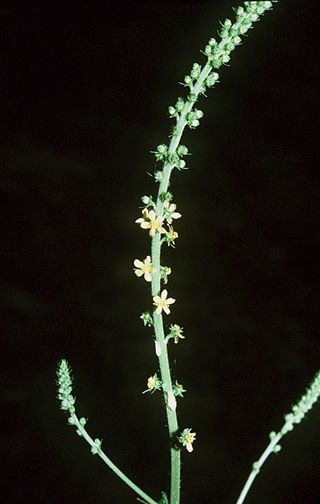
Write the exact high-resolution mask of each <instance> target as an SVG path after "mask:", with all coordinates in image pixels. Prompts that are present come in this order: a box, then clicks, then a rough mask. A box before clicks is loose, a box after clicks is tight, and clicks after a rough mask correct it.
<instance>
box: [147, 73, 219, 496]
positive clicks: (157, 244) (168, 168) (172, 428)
mask: <svg viewBox="0 0 320 504" xmlns="http://www.w3.org/2000/svg"><path fill="white" fill-rule="evenodd" d="M210 71H211V67H210V65H209V63H207V64H206V65H205V67H204V68H203V70H202V72H201V74H200V76H199V79H198V81H197V83H196V84H195V85H194V87H193V89H192V93H193V94H195V95H196V96H198V94H199V92H200V89H201V87H202V85H203V82H204V81H205V79H206V77H207V76H208V75H209V73H210ZM192 106H193V103H192V102H188V101H187V102H186V103H185V106H184V108H183V110H182V112H181V115H180V117H179V119H178V121H177V124H176V128H175V133H174V135H173V136H172V138H171V142H170V145H169V151H168V152H169V154H172V153H174V152H175V151H176V149H177V147H178V145H179V143H180V140H181V136H182V133H183V130H184V128H185V126H186V124H187V120H186V116H187V114H188V113H189V112H190V111H191V109H192ZM172 169H173V165H172V164H169V163H165V164H164V167H163V171H162V180H161V183H160V186H159V191H158V195H157V201H156V212H157V215H159V216H161V215H162V213H163V201H162V200H161V194H162V193H166V192H167V190H168V187H169V183H170V175H171V172H172ZM151 255H152V265H153V266H154V267H155V268H156V272H155V273H154V275H153V278H152V284H151V291H152V296H156V295H158V294H159V292H160V289H161V275H160V265H161V262H160V258H161V235H160V234H159V233H156V234H155V235H154V236H153V238H152V244H151ZM153 322H154V330H155V336H156V341H157V343H158V345H159V365H160V373H161V380H162V383H163V393H164V396H165V404H166V413H167V419H168V430H169V437H170V441H171V448H170V453H171V487H170V504H179V503H180V472H181V462H180V449H177V448H176V447H175V446H174V441H175V437H176V436H177V433H178V430H179V424H178V418H177V414H176V412H175V411H173V410H172V409H171V408H170V407H169V406H168V404H167V394H168V392H171V393H173V390H172V379H171V372H170V365H169V357H168V350H167V342H166V340H165V334H164V329H163V319H162V315H158V314H157V313H156V312H154V313H153Z"/></svg>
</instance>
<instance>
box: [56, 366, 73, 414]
mask: <svg viewBox="0 0 320 504" xmlns="http://www.w3.org/2000/svg"><path fill="white" fill-rule="evenodd" d="M57 385H58V399H59V400H60V403H61V405H60V408H61V409H62V410H65V411H68V412H69V413H70V415H71V414H73V413H74V412H75V407H74V405H75V402H76V400H75V398H74V397H73V395H72V378H71V372H70V369H69V366H68V363H67V361H66V360H65V359H62V360H61V361H60V363H59V365H58V369H57Z"/></svg>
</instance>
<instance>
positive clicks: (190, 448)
mask: <svg viewBox="0 0 320 504" xmlns="http://www.w3.org/2000/svg"><path fill="white" fill-rule="evenodd" d="M195 439H196V433H195V432H188V433H187V434H186V448H187V450H188V452H190V453H191V452H192V451H193V446H192V443H193V442H194V441H195Z"/></svg>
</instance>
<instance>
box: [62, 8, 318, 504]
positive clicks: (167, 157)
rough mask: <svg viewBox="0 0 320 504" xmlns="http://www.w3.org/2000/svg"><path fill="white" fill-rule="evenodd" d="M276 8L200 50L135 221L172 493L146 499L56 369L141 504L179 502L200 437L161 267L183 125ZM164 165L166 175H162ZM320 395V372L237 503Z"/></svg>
mask: <svg viewBox="0 0 320 504" xmlns="http://www.w3.org/2000/svg"><path fill="white" fill-rule="evenodd" d="M271 8H272V2H271V1H254V2H253V1H250V2H244V4H243V6H240V7H237V8H236V9H235V15H236V18H235V21H234V22H232V21H231V20H230V19H226V20H225V21H224V23H222V26H221V29H220V30H219V37H220V40H219V41H217V40H216V39H214V38H211V39H210V40H209V42H208V44H207V45H206V46H205V48H204V50H203V51H202V53H203V55H204V56H205V58H206V60H207V61H206V63H205V65H204V66H203V67H202V66H201V65H200V64H198V63H194V64H193V66H192V69H191V71H190V74H188V75H186V76H185V77H184V79H183V82H182V85H183V86H184V87H186V88H187V90H188V94H187V97H186V98H183V97H179V98H178V99H177V101H176V103H175V105H171V106H169V108H168V113H169V116H170V118H172V119H173V120H174V121H175V124H174V126H173V128H172V131H171V134H170V142H169V144H168V145H166V144H164V143H162V144H159V145H158V146H157V147H156V149H155V150H154V151H152V153H153V154H154V155H155V159H156V162H157V163H158V164H157V169H156V171H155V173H154V180H155V182H156V183H157V184H159V187H158V191H157V195H156V197H153V196H146V195H144V196H142V198H141V201H142V204H143V208H142V210H141V216H139V217H138V218H137V219H136V220H135V223H136V224H138V225H139V227H140V228H141V229H142V230H144V231H147V235H148V236H149V238H150V239H151V250H150V252H149V255H146V256H145V258H144V259H142V260H141V259H138V258H136V259H135V260H134V262H133V271H134V274H135V275H136V276H137V277H138V278H141V279H143V280H145V281H146V282H147V284H148V285H149V286H151V297H150V306H149V310H147V311H145V312H143V313H142V314H141V316H140V318H141V319H142V321H143V323H144V326H146V327H147V328H152V331H153V334H154V344H155V346H154V348H155V353H156V356H157V358H158V360H159V370H158V371H156V372H155V373H154V374H153V375H151V376H149V377H148V378H147V381H146V387H147V388H146V390H144V391H143V393H151V394H153V393H156V392H158V391H159V392H162V394H163V398H164V404H165V411H166V416H167V425H168V434H169V441H170V458H171V484H170V492H169V494H168V495H167V494H166V493H165V492H162V495H161V498H160V500H154V499H153V498H152V497H150V496H149V495H147V494H146V493H145V492H144V491H143V490H142V489H141V488H140V487H139V486H138V485H136V484H135V483H134V482H133V481H132V480H131V479H129V478H128V477H127V476H126V475H125V474H124V473H123V472H122V471H121V470H120V469H119V468H118V467H117V466H116V465H115V464H114V463H113V462H112V461H111V459H110V458H109V457H108V456H107V455H106V454H105V452H104V451H103V449H102V441H101V440H100V439H98V438H96V439H93V438H91V437H90V435H89V434H88V432H87V430H86V428H85V425H86V423H87V420H86V419H85V418H84V417H81V418H78V417H77V415H76V412H75V398H74V395H73V392H72V378H71V372H70V367H69V365H68V363H67V361H66V360H65V359H62V360H61V362H60V364H59V366H58V371H57V382H58V398H59V400H60V403H61V406H60V407H61V409H62V410H65V411H66V412H67V413H68V415H69V417H68V423H69V424H70V425H73V426H75V427H76V432H77V434H78V435H79V436H81V437H83V438H84V439H85V440H86V441H87V442H88V443H89V445H90V446H91V452H92V454H94V455H98V456H99V457H100V458H101V459H102V460H103V461H104V462H105V463H106V464H107V465H108V467H109V468H110V469H112V470H113V471H114V472H115V474H116V475H117V476H119V478H121V479H122V480H123V481H124V482H125V483H126V484H127V485H128V486H129V487H130V488H131V489H132V490H133V491H134V492H135V493H136V494H137V495H138V498H139V501H140V502H143V503H145V504H146V503H147V504H157V503H158V504H168V503H169V502H170V504H180V490H181V453H182V451H184V452H188V453H192V452H193V450H194V443H195V441H196V438H197V434H196V432H194V431H193V428H191V427H188V426H187V427H184V426H183V427H182V428H181V427H180V425H179V423H178V416H177V408H178V401H179V400H180V398H183V397H184V393H185V392H186V390H185V389H184V386H183V385H182V384H180V383H179V382H178V381H177V380H173V378H172V374H171V369H170V364H169V356H168V346H169V345H170V343H171V340H173V342H174V343H175V344H178V343H179V342H181V341H182V340H184V339H185V336H184V331H183V328H182V327H181V326H180V325H179V324H178V323H176V322H172V323H170V325H169V326H167V322H166V321H167V317H168V316H170V315H171V311H173V305H174V304H175V302H176V299H175V298H174V297H171V296H170V295H169V293H168V289H167V288H164V285H166V284H167V283H168V276H169V275H170V273H171V268H170V267H169V266H164V265H163V264H161V262H162V261H161V252H162V246H163V245H164V244H166V245H167V246H169V247H175V245H176V241H177V240H178V238H179V233H178V232H177V231H176V229H175V226H176V224H177V225H178V222H176V221H178V220H179V219H180V218H181V217H182V215H181V213H180V212H178V211H177V205H176V203H175V202H174V197H173V194H172V192H171V191H169V186H170V177H171V173H172V171H173V170H174V169H176V170H178V171H181V170H186V169H187V166H186V161H185V159H184V158H185V157H186V156H188V155H189V150H188V148H187V147H186V146H185V145H182V144H181V143H180V142H181V137H182V134H183V132H184V129H185V127H186V126H188V127H189V128H190V129H195V128H197V127H198V126H199V124H200V120H201V119H202V117H203V112H202V110H200V109H197V108H195V103H196V102H197V101H198V99H199V97H200V96H201V95H205V93H206V91H207V89H209V88H211V87H214V86H215V85H216V84H217V83H218V82H219V74H218V72H217V70H218V69H219V68H220V67H221V66H222V65H225V64H228V63H229V62H230V59H231V53H232V52H233V50H234V49H235V48H236V47H237V46H238V45H240V43H241V42H242V38H243V36H244V35H245V34H246V33H247V32H248V30H249V29H251V28H252V27H253V25H254V23H256V22H257V21H258V20H259V19H260V18H261V16H262V15H263V14H264V13H265V12H266V11H268V10H270V9H271ZM159 163H160V164H161V169H159ZM170 292H171V289H170ZM319 395H320V375H319V373H318V374H317V375H316V377H315V379H314V381H313V382H312V383H311V385H310V387H309V388H308V389H307V392H306V394H305V395H304V396H303V397H302V399H301V400H300V401H299V402H298V403H297V404H296V405H295V406H293V408H292V411H291V413H289V414H288V415H286V416H285V423H284V425H283V427H282V428H281V429H280V430H279V431H278V432H277V433H276V432H271V433H270V443H269V444H268V447H267V448H266V450H265V451H264V452H263V454H262V455H261V457H260V458H259V459H258V460H257V461H256V462H255V463H254V464H253V466H252V471H251V472H250V475H249V477H248V480H247V482H246V483H245V485H244V487H243V490H242V491H241V493H240V496H239V498H238V500H237V504H242V503H243V502H244V500H245V498H246V496H247V494H248V491H249V489H250V487H251V485H252V483H253V481H254V479H255V478H256V476H257V474H258V472H259V471H260V469H261V467H262V465H263V464H264V462H265V460H266V459H267V458H268V456H269V455H270V454H271V453H276V452H278V451H279V450H280V445H279V441H280V440H281V438H282V437H283V436H284V435H285V434H287V433H288V432H289V431H290V430H292V428H293V426H294V424H297V423H299V422H300V421H301V420H302V419H303V417H304V415H305V413H306V412H307V411H308V410H309V409H311V407H312V406H313V404H314V403H315V402H316V401H317V400H318V398H319Z"/></svg>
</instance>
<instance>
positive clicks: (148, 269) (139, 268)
mask: <svg viewBox="0 0 320 504" xmlns="http://www.w3.org/2000/svg"><path fill="white" fill-rule="evenodd" d="M133 264H134V266H135V267H136V269H135V270H134V272H135V274H136V275H137V277H141V276H142V275H143V276H144V279H145V280H146V281H147V282H151V280H152V274H153V273H155V271H156V268H154V267H153V266H152V263H151V257H150V256H147V257H146V258H145V260H144V261H140V260H139V259H135V261H134V263H133Z"/></svg>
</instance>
